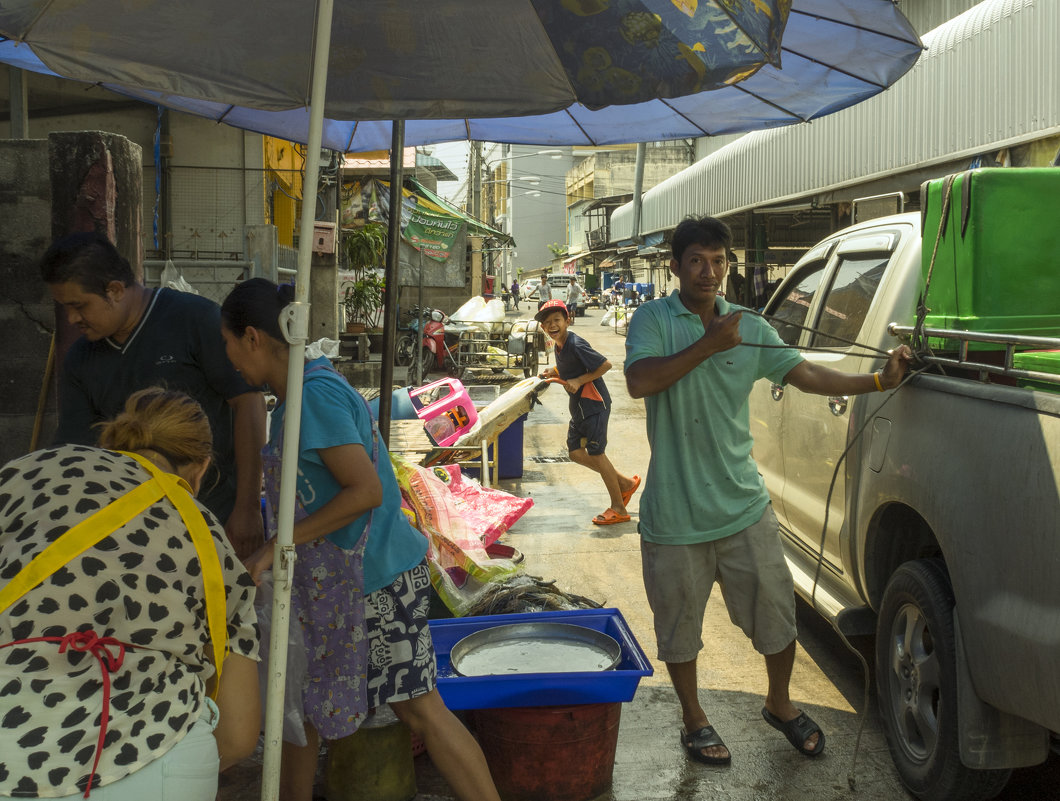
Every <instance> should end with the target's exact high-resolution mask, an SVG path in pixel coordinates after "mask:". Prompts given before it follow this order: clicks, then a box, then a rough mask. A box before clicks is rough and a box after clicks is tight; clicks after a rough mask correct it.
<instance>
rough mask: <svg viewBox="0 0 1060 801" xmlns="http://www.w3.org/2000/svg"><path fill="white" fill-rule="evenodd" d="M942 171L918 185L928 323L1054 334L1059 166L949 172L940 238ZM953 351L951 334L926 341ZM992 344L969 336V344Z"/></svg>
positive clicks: (1059, 307) (1059, 303)
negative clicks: (972, 340)
mask: <svg viewBox="0 0 1060 801" xmlns="http://www.w3.org/2000/svg"><path fill="white" fill-rule="evenodd" d="M947 180H948V179H947V178H940V179H937V180H933V181H927V182H926V183H925V184H924V185H923V186H922V187H921V194H920V197H921V208H922V212H921V215H922V219H923V254H922V274H921V282H922V283H921V290H922V291H923V287H924V284H923V282H924V281H925V280H926V277H927V272H928V265H929V264H930V261H931V253H932V250H933V248H934V246H935V240H936V238H938V253H937V255H936V257H935V268H934V271H933V272H932V276H931V284H930V286H929V287H928V290H927V292H928V294H927V306H928V308H929V309H930V313H929V314H928V315H927V318H926V320H925V325H926V326H927V327H929V328H952V329H957V330H961V331H985V332H990V333H1008V334H1023V335H1028V336H1052V337H1055V336H1060V224H1058V221H1060V169H1055V168H1036V167H1028V168H989V169H979V170H969V171H967V172H962V173H959V174H957V175H956V176H953V184H952V189H951V193H950V206H949V212H948V214H947V215H946V220H945V223H944V224H943V226H942V235H941V237H939V235H938V234H939V223H940V218H941V211H942V201H943V193H944V189H945V185H946V182H947ZM932 347H936V348H941V349H947V350H952V349H955V348H956V343H955V342H953V341H950V342H948V343H947V342H945V341H936V340H932ZM999 347H1003V346H997V345H986V344H982V343H970V344H969V349H970V350H996V349H998V348H999Z"/></svg>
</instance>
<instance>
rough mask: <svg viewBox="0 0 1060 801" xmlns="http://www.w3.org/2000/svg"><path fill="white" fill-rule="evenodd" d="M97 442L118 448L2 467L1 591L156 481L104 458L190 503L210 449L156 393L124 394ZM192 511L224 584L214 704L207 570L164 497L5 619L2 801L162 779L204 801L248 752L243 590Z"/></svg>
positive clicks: (238, 569) (249, 653)
mask: <svg viewBox="0 0 1060 801" xmlns="http://www.w3.org/2000/svg"><path fill="white" fill-rule="evenodd" d="M100 442H101V443H102V444H103V445H104V447H106V448H113V449H114V450H104V449H102V448H90V447H85V446H79V445H68V446H63V447H60V448H51V449H47V450H41V451H36V452H34V453H31V454H29V455H27V456H24V457H22V458H20V459H16V460H14V461H12V462H10V463H9V464H7V465H6V466H5V467H3V468H2V469H0V587H2V586H4V585H6V584H7V583H8V582H10V581H11V580H12V579H13V578H14V577H15V576H16V575H17V574H18V573H19V572H20V571H21V570H22V569H23V568H24V567H25V566H26V565H27V564H29V562H30V561H31V560H32V559H33V558H34V557H35V556H37V555H38V554H39V553H40V552H41V551H43V550H44V549H45V548H46V547H47V546H48V545H50V544H51V543H53V542H55V541H56V540H58V539H59V538H60V537H61V536H62V535H63V534H65V533H66V532H67V531H68V530H69V529H70V528H72V527H73V526H74V525H76V524H77V523H79V522H80V521H81V520H83V519H85V518H86V517H88V516H89V515H91V514H93V513H94V512H96V511H97V510H98V509H101V508H103V507H105V506H107V505H108V504H110V503H111V502H112V501H115V500H116V499H118V498H121V497H122V496H124V495H126V494H127V493H128V492H130V491H131V490H133V489H135V488H136V487H138V486H139V485H141V484H143V483H144V482H146V481H148V480H149V479H150V478H151V475H150V474H149V473H148V471H147V470H146V469H145V467H143V466H142V465H141V464H139V463H138V462H137V461H136V460H135V459H133V458H132V457H131V456H129V455H124V454H121V453H117V452H115V451H117V450H122V451H129V452H132V453H137V454H138V455H140V456H142V457H145V458H146V459H147V460H148V461H149V462H150V463H152V464H153V465H155V466H157V467H158V468H160V469H161V470H162V471H164V472H167V473H175V474H176V475H177V476H179V477H181V478H182V479H184V480H185V481H186V482H187V484H188V485H190V487H191V488H193V489H195V490H197V489H198V485H199V482H200V480H201V478H202V475H203V473H204V471H205V468H206V466H207V465H208V464H209V458H210V450H211V437H210V428H209V423H208V422H207V420H206V417H205V415H204V414H203V412H202V409H201V408H200V407H199V405H198V404H197V403H195V401H193V400H192V399H191V398H189V397H188V396H186V395H183V394H182V393H177V392H168V391H165V390H162V389H158V388H152V389H146V390H142V391H141V392H138V393H136V394H134V395H133V396H131V397H130V398H129V401H128V403H127V405H126V408H125V412H124V413H123V414H122V415H120V416H119V417H118V418H117V419H116V420H115V421H113V422H111V423H109V424H107V426H106V427H105V428H104V431H103V434H102V436H101V439H100ZM198 508H199V509H200V511H202V513H203V514H204V515H205V518H206V521H207V523H208V524H209V531H210V534H211V537H212V540H213V545H214V546H215V547H216V549H217V555H218V557H219V558H220V566H221V572H222V575H223V578H224V585H225V586H224V589H225V606H226V609H225V621H226V623H227V629H228V632H227V633H228V647H229V649H230V650H229V653H228V656H227V657H226V658H225V660H224V664H223V666H222V667H223V679H222V681H221V687H220V689H219V692H218V695H217V704H216V706H215V705H214V702H213V701H211V700H210V698H209V697H208V695H207V692H208V690H209V688H210V684H211V683H212V680H213V676H214V667H213V664H212V654H213V652H212V648H211V644H210V638H209V630H208V626H207V622H206V603H205V591H204V588H203V579H202V575H203V571H202V569H201V567H200V563H199V558H198V554H197V552H196V550H195V547H194V545H193V543H192V539H191V536H190V535H189V533H188V530H187V528H186V527H185V525H184V523H183V521H182V519H181V517H180V514H179V513H178V512H177V510H176V509H175V508H174V506H173V504H172V502H171V501H170V500H169V499H168V498H166V497H164V496H163V497H162V499H161V500H158V501H156V502H155V503H153V504H152V505H150V506H148V507H147V509H146V510H144V511H143V512H142V513H140V514H139V515H137V516H135V517H133V518H132V519H131V520H130V521H129V522H128V523H127V524H125V525H123V526H121V527H119V528H117V529H115V530H114V531H113V532H112V533H111V534H110V535H109V536H106V537H104V538H103V539H102V540H100V541H99V542H98V543H97V544H96V545H95V546H92V547H89V548H87V549H86V550H84V551H83V552H82V553H80V554H79V555H78V556H75V557H74V558H73V559H72V560H71V561H69V562H67V563H66V565H65V566H63V567H60V568H59V569H58V570H57V571H55V572H54V573H52V574H51V575H50V576H49V577H47V578H45V579H44V580H43V581H41V582H39V583H38V584H37V585H36V586H34V587H32V588H31V589H29V590H28V591H27V592H26V593H25V594H24V595H22V596H21V597H20V598H17V599H15V600H14V601H13V602H12V603H11V604H10V605H8V606H7V608H6V609H3V610H0V796H11V797H18V798H64V797H80V796H81V795H82V794H85V795H87V793H85V790H86V787H88V785H89V783H91V789H94V792H92V793H91V797H92V798H93V799H99V801H107V799H115V798H141V799H152V798H155V799H158V798H163V797H164V786H165V783H166V782H169V783H170V784H169V788H170V789H168V790H166V791H165V792H167V793H172V792H174V791H176V792H177V793H178V794H179V796H180V797H181V798H182V799H186V800H187V801H192V800H193V799H194V800H195V801H198V800H199V799H202V801H212V799H213V798H214V797H215V795H216V792H217V773H218V770H219V769H223V768H225V767H227V766H228V765H229V764H232V763H234V762H235V761H238V760H239V759H241V758H243V757H244V756H246V755H248V754H249V753H250V752H251V751H252V750H253V748H254V746H255V745H256V743H257V737H258V732H259V728H260V712H259V700H258V687H257V681H258V679H257V666H256V665H255V661H256V659H257V649H258V634H257V626H256V618H255V615H254V608H253V598H254V583H253V582H252V581H251V579H250V577H249V576H248V575H247V573H246V571H245V570H244V569H243V566H242V565H241V564H240V562H239V561H238V560H237V559H236V558H235V554H234V553H233V551H232V548H231V546H230V545H229V543H228V540H227V539H226V538H225V535H224V530H223V529H222V527H221V526H220V525H219V524H218V522H217V520H216V519H215V518H214V517H213V515H212V514H211V513H210V512H208V511H207V510H206V508H205V507H203V506H199V507H198ZM39 638H50V639H48V640H41V639H39ZM97 638H98V639H97ZM26 641H31V642H26ZM119 655H121V658H120V659H119V658H117V657H119ZM119 662H120V664H118V663H119ZM105 673H106V674H107V675H106V676H105V675H104V674H105ZM107 683H109V690H107V689H105V685H106V684H107ZM107 695H109V698H107V697H106V696H107ZM218 708H219V709H220V713H219V714H218ZM104 713H106V715H105V716H104ZM215 725H216V728H214V726H215ZM104 730H105V738H103V742H102V743H100V739H101V731H104ZM97 760H98V763H97ZM163 773H165V774H166V776H167V778H165V779H164V778H163ZM174 783H175V784H174Z"/></svg>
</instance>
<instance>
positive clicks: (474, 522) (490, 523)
mask: <svg viewBox="0 0 1060 801" xmlns="http://www.w3.org/2000/svg"><path fill="white" fill-rule="evenodd" d="M434 474H435V475H436V476H438V478H440V479H441V480H442V482H443V483H444V484H445V485H446V486H448V487H449V492H450V494H451V495H452V496H453V502H454V505H455V506H456V510H457V511H458V512H460V516H461V517H463V518H464V520H466V521H467V524H468V526H469V527H470V528H471V530H472V531H473V532H475V533H476V534H477V535H478V536H479V537H481V538H482V544H483V545H492V544H493V543H494V542H496V541H497V540H498V539H499V538H500V537H501V535H502V534H504V532H506V531H507V530H508V529H510V528H511V527H512V526H513V525H515V523H516V521H518V520H519V518H520V517H522V516H523V515H525V514H526V513H527V512H528V511H530V507H531V506H533V505H534V502H533V500H531V499H530V498H519V497H517V496H515V495H512V494H511V493H510V492H504V491H503V490H499V489H492V488H490V487H483V486H482V485H481V484H479V483H478V482H477V481H475V480H474V479H469V478H468V477H467V476H465V475H464V474H463V471H461V469H460V465H458V464H446V465H438V466H437V467H435V468H434Z"/></svg>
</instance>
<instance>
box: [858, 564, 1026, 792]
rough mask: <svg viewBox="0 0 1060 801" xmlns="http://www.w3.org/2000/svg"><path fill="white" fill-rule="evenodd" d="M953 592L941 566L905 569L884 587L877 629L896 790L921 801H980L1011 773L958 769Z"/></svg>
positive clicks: (878, 662) (880, 690)
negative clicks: (901, 788)
mask: <svg viewBox="0 0 1060 801" xmlns="http://www.w3.org/2000/svg"><path fill="white" fill-rule="evenodd" d="M953 604H954V600H953V590H952V588H951V586H950V580H949V576H948V575H947V573H946V569H945V567H944V566H943V564H942V562H941V561H939V560H937V559H921V560H917V561H915V562H906V563H905V564H904V565H902V566H901V567H899V568H898V570H896V571H895V573H894V575H893V576H892V577H891V580H890V582H889V583H888V584H887V589H886V590H885V591H884V594H883V602H882V604H881V605H880V616H879V622H878V624H877V628H876V684H877V688H878V693H879V699H880V714H881V716H882V718H883V729H884V733H885V734H886V735H887V744H888V746H889V747H890V750H891V758H892V759H893V760H894V764H895V767H896V768H897V769H898V774H899V775H900V776H901V779H902V783H903V784H905V786H906V788H907V789H908V790H909V791H910V792H911V793H913V795H915V796H916V797H917V798H920V799H923V801H985V799H989V798H993V797H994V796H996V795H997V794H998V793H999V792H1001V790H1002V788H1004V786H1005V784H1006V783H1007V782H1008V779H1009V776H1010V775H1011V773H1012V771H1010V770H973V769H971V768H968V767H965V766H964V765H963V764H962V763H961V755H960V745H959V742H958V732H959V725H960V724H959V721H958V720H957V686H956V683H957V678H956V676H957V673H956V654H955V646H954V634H953Z"/></svg>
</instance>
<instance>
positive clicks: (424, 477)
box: [390, 454, 520, 617]
mask: <svg viewBox="0 0 1060 801" xmlns="http://www.w3.org/2000/svg"><path fill="white" fill-rule="evenodd" d="M390 461H391V463H392V464H393V466H394V475H395V476H396V478H397V482H398V486H399V487H400V488H401V494H402V496H403V497H404V499H405V500H406V501H407V502H408V505H409V506H410V507H411V508H412V509H413V510H414V511H415V513H416V527H417V528H418V529H419V530H420V531H421V532H423V534H425V535H426V536H427V540H428V542H429V543H430V546H429V547H428V549H427V567H428V568H429V570H430V573H431V584H432V585H433V586H434V590H435V592H436V593H438V597H439V598H441V599H442V602H443V603H444V604H445V605H446V606H447V607H448V608H449V611H450V612H452V613H453V614H454V615H456V616H457V617H461V616H463V615H466V614H467V612H468V610H469V609H471V607H472V606H473V605H474V604H475V602H476V600H477V599H478V598H479V597H480V596H481V595H482V593H483V592H484V591H485V589H486V588H487V587H488V586H489V584H490V582H493V581H499V580H503V579H504V578H505V577H507V576H511V575H513V574H515V573H517V572H518V571H519V569H520V568H519V566H517V565H516V564H515V563H514V562H512V561H511V560H510V559H491V558H490V556H489V554H488V553H486V546H485V545H484V544H483V542H482V540H481V539H480V538H479V537H478V536H477V535H476V534H475V532H474V531H473V530H472V528H471V526H469V525H468V523H467V521H466V520H465V519H464V518H463V516H461V514H460V512H459V511H458V510H457V508H456V504H455V501H454V499H453V496H452V493H450V492H449V488H448V487H447V486H446V485H445V483H443V482H442V480H441V479H439V478H438V477H437V476H436V475H435V474H434V471H433V470H431V469H430V468H428V467H421V466H420V465H417V464H413V463H412V462H410V461H409V460H407V459H404V458H402V457H401V456H398V455H396V454H390Z"/></svg>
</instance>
